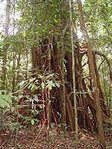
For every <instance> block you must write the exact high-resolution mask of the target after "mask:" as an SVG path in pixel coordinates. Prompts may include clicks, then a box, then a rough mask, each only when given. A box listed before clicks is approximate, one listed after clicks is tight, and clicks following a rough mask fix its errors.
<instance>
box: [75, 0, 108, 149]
mask: <svg viewBox="0 0 112 149" xmlns="http://www.w3.org/2000/svg"><path fill="white" fill-rule="evenodd" d="M77 3H78V9H79V14H80V28H81V31H82V33H83V35H84V38H85V41H86V44H87V56H88V64H89V71H90V76H91V82H92V88H93V95H94V99H95V106H96V118H97V123H98V124H97V125H98V132H99V140H100V143H101V147H102V148H103V149H105V148H106V144H105V137H104V130H103V121H102V109H101V105H100V96H99V89H98V86H97V79H96V73H95V66H94V57H93V48H92V45H91V42H90V39H89V36H88V32H87V29H86V26H85V20H84V12H83V8H82V3H81V0H77Z"/></svg>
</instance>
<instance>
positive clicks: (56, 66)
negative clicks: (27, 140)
mask: <svg viewBox="0 0 112 149" xmlns="http://www.w3.org/2000/svg"><path fill="white" fill-rule="evenodd" d="M4 1H5V2H6V3H4ZM4 1H2V2H0V3H1V5H2V4H4V5H5V8H6V9H5V12H4V13H3V20H2V21H1V28H2V30H1V32H0V65H1V67H0V74H1V75H0V131H1V134H2V132H4V131H7V130H8V131H10V132H11V133H12V134H14V137H15V144H14V145H15V148H21V147H20V146H17V140H18V136H19V134H18V132H19V130H21V129H27V128H30V127H31V126H32V128H33V129H35V128H38V129H39V132H38V134H40V133H41V131H43V130H45V132H47V133H46V135H49V131H50V130H51V128H52V126H53V127H54V128H56V129H57V132H58V133H60V130H62V131H63V132H65V133H66V132H74V137H75V139H74V140H75V144H77V143H78V139H79V138H80V137H79V136H80V132H83V131H84V132H85V131H86V132H87V133H88V134H89V133H91V134H94V135H95V136H96V135H98V140H99V144H100V147H101V148H103V149H105V148H106V143H105V141H106V139H105V134H106V133H108V134H111V131H112V128H111V127H112V117H111V114H112V100H111V99H112V71H111V69H112V68H111V67H112V36H111V35H112V32H111V31H112V2H111V0H99V1H96V0H95V1H93V0H85V1H84V2H83V3H82V2H81V0H76V1H75V0H74V1H72V0H40V1H37V0H28V1H27V0H18V1H16V0H13V1H11V0H4ZM1 19H2V16H1ZM4 20H5V21H4ZM35 141H36V140H34V142H35ZM34 142H33V143H32V145H31V147H32V146H33V144H34ZM48 148H49V147H48Z"/></svg>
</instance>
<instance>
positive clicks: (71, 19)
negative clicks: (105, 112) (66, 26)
mask: <svg viewBox="0 0 112 149" xmlns="http://www.w3.org/2000/svg"><path fill="white" fill-rule="evenodd" d="M69 8H70V23H71V47H72V77H73V98H74V113H75V139H76V143H77V142H78V118H77V99H76V80H75V59H74V58H75V53H74V39H73V32H74V25H73V16H72V1H71V0H69Z"/></svg>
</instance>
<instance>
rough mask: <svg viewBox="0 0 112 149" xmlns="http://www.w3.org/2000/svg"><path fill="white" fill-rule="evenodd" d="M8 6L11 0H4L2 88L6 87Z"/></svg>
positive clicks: (9, 6)
mask: <svg viewBox="0 0 112 149" xmlns="http://www.w3.org/2000/svg"><path fill="white" fill-rule="evenodd" d="M10 8H11V1H10V0H7V1H6V14H5V27H4V36H5V39H4V46H3V58H2V87H1V89H2V90H5V89H6V85H7V81H6V80H7V77H6V75H7V68H6V67H7V66H6V64H7V49H8V44H7V40H6V38H7V37H8V35H9V25H10Z"/></svg>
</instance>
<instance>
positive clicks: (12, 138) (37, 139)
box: [0, 127, 112, 149]
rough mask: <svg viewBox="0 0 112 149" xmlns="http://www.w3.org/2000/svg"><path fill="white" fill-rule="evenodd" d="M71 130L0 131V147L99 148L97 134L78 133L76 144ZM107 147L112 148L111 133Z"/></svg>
mask: <svg viewBox="0 0 112 149" xmlns="http://www.w3.org/2000/svg"><path fill="white" fill-rule="evenodd" d="M74 140H75V139H74V134H73V133H72V132H69V131H66V132H63V131H62V130H58V131H57V129H56V128H55V127H54V128H52V129H50V130H49V133H48V131H46V129H45V128H42V127H40V128H37V127H32V128H28V129H19V130H18V131H16V133H11V132H10V131H2V132H0V149H76V148H77V149H100V145H99V143H98V138H97V136H95V135H94V136H92V135H90V134H88V133H87V132H83V133H82V132H80V133H79V140H78V145H77V147H76V145H75V144H76V143H75V142H74ZM106 145H107V149H112V134H111V133H109V134H108V135H106Z"/></svg>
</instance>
